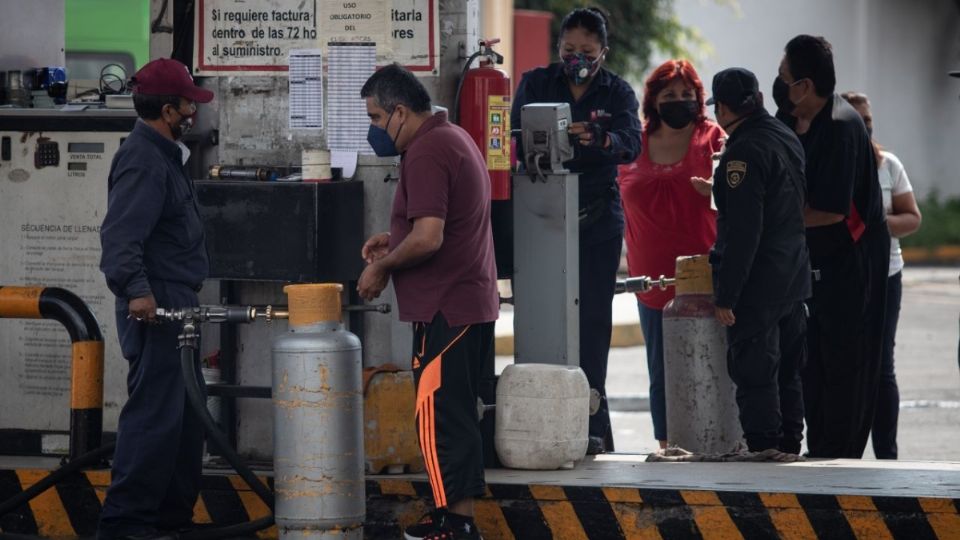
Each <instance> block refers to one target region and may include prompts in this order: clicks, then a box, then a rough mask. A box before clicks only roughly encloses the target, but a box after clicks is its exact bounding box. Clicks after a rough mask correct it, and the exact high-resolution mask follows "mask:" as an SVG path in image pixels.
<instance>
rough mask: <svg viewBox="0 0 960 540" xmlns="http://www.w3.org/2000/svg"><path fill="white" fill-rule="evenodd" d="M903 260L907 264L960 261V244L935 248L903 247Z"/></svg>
mask: <svg viewBox="0 0 960 540" xmlns="http://www.w3.org/2000/svg"><path fill="white" fill-rule="evenodd" d="M902 251H903V260H904V262H906V263H907V264H916V265H921V264H934V265H940V264H951V263H958V262H960V246H938V247H935V248H920V247H908V248H903V250H902Z"/></svg>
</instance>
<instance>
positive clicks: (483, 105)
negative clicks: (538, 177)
mask: <svg viewBox="0 0 960 540" xmlns="http://www.w3.org/2000/svg"><path fill="white" fill-rule="evenodd" d="M499 42H500V40H499V39H486V40H480V50H479V51H476V52H474V53H473V54H472V55H470V58H469V59H468V60H467V63H466V65H465V66H464V68H463V69H464V72H463V73H461V76H460V84H459V85H457V97H456V105H455V111H456V117H455V119H454V122H455V123H457V124H459V125H460V127H462V128H463V129H465V130H466V131H467V133H469V134H470V136H471V137H473V140H474V142H476V143H477V146H478V147H479V148H480V153H481V154H483V157H484V158H486V160H487V170H488V171H489V173H490V187H491V189H490V195H491V198H492V199H493V200H495V201H504V200H508V199H510V92H511V86H510V76H508V75H507V73H506V72H505V71H503V70H501V69H497V68H496V67H495V64H502V63H503V56H501V55H500V54H499V53H497V52H496V51H494V50H493V49H492V46H493V45H495V44H497V43H499ZM478 57H479V58H480V67H477V68H473V69H470V64H472V63H473V61H474V59H476V58H478Z"/></svg>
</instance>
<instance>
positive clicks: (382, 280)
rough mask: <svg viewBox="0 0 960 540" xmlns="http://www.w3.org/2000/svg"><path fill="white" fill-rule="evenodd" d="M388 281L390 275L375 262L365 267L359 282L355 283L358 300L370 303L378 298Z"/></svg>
mask: <svg viewBox="0 0 960 540" xmlns="http://www.w3.org/2000/svg"><path fill="white" fill-rule="evenodd" d="M388 281H390V274H389V273H388V272H387V271H386V270H384V268H383V267H382V266H381V265H380V264H379V263H377V262H376V261H374V262H372V263H370V264H369V265H367V267H366V268H364V269H363V273H362V274H360V281H358V282H357V292H358V293H359V294H360V298H363V299H364V300H366V301H368V302H369V301H371V300H373V299H374V298H377V297H379V296H380V293H382V292H383V289H385V288H386V287H387V282H388Z"/></svg>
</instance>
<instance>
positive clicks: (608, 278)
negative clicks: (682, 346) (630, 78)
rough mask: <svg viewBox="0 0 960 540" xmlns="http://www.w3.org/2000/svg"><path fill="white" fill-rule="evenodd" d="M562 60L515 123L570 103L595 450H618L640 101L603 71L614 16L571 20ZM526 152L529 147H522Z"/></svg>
mask: <svg viewBox="0 0 960 540" xmlns="http://www.w3.org/2000/svg"><path fill="white" fill-rule="evenodd" d="M558 48H559V55H560V59H561V61H560V62H557V63H554V64H551V65H549V66H547V67H542V68H537V69H534V70H532V71H529V72H527V73H525V74H524V75H523V79H521V81H520V86H519V87H518V88H517V94H516V97H515V98H514V101H513V110H512V112H511V115H510V125H511V126H513V127H514V129H520V128H522V126H521V122H520V109H521V108H522V107H523V106H524V105H527V104H529V103H569V104H570V111H571V114H572V115H573V124H571V126H570V128H569V133H570V135H571V136H573V137H574V138H575V140H577V141H578V142H579V144H578V145H576V153H575V155H574V158H573V159H572V160H570V161H568V162H567V163H565V164H564V165H565V166H566V167H567V168H568V169H570V170H571V171H572V172H574V173H579V174H580V366H581V367H582V368H583V371H584V372H585V373H586V375H587V380H588V381H589V382H590V388H591V389H593V390H595V391H596V392H597V393H598V394H599V397H600V408H599V410H598V411H597V412H596V414H594V415H592V416H591V417H590V445H589V447H588V452H589V453H594V454H595V453H601V452H604V451H611V450H613V434H612V432H611V430H610V414H609V411H608V409H607V403H606V391H605V389H604V383H605V380H606V378H607V353H608V352H609V350H610V331H611V328H612V314H611V304H612V302H613V290H614V284H615V282H616V275H617V268H618V266H619V264H620V251H621V249H622V245H623V208H622V207H621V205H620V193H619V191H618V190H617V181H616V180H617V165H618V164H621V163H629V162H631V161H633V160H634V159H636V157H637V154H638V153H639V152H640V119H639V118H638V116H637V109H639V103H638V102H637V98H636V95H635V94H634V93H633V89H632V88H630V85H628V84H627V83H626V82H625V81H624V80H623V79H621V78H620V77H618V76H616V75H614V74H613V73H611V72H610V71H608V70H606V69H604V68H603V60H604V57H605V56H606V54H607V52H608V51H609V49H608V47H607V20H606V17H605V16H604V15H603V13H602V12H601V11H600V10H598V9H593V8H590V9H587V8H580V9H575V10H573V11H571V12H570V13H569V14H567V16H566V17H564V19H563V22H562V23H561V26H560V39H559V42H558ZM519 154H520V155H522V150H520V152H519Z"/></svg>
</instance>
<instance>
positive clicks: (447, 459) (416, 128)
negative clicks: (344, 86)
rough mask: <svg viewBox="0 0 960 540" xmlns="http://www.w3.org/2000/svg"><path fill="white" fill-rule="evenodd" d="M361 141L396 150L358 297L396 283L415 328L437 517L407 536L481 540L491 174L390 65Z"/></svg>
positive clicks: (491, 313)
mask: <svg viewBox="0 0 960 540" xmlns="http://www.w3.org/2000/svg"><path fill="white" fill-rule="evenodd" d="M360 95H361V96H362V97H364V98H365V99H366V102H367V114H368V115H369V116H370V131H369V134H368V136H367V140H368V141H369V142H370V146H372V147H373V149H374V151H375V152H376V153H377V155H379V156H395V155H399V154H402V156H403V157H402V159H401V162H400V183H399V185H398V186H397V192H396V195H395V196H394V200H393V210H392V213H391V220H390V232H389V233H380V234H378V235H375V236H373V237H371V238H370V239H369V240H367V242H366V243H365V244H364V246H363V253H362V254H363V258H364V259H365V260H366V261H367V264H368V265H367V267H366V269H365V270H364V271H363V274H362V275H361V276H360V281H359V283H358V286H357V290H358V291H359V293H360V296H362V297H363V298H365V299H367V300H371V299H373V298H376V297H377V296H378V295H379V294H380V292H381V291H383V288H384V287H386V285H387V281H388V280H389V279H390V278H391V277H392V278H393V286H394V288H395V289H396V293H397V304H398V307H399V311H400V320H402V321H408V322H411V323H413V330H414V336H413V375H414V381H415V384H416V386H417V406H416V413H417V418H416V421H417V433H418V435H419V440H420V450H421V451H422V452H423V457H424V463H425V464H426V469H427V476H428V477H429V479H430V487H431V489H432V491H433V499H434V502H435V504H436V507H437V510H436V511H434V512H432V513H431V514H429V515H428V516H426V517H425V519H424V520H422V521H421V522H420V523H419V524H417V525H414V526H412V527H409V528H408V529H407V531H405V538H407V539H419V538H427V539H430V540H434V539H440V538H443V539H459V538H465V539H474V538H480V535H479V532H478V531H477V529H476V525H475V524H474V521H473V499H474V498H475V497H478V496H481V495H483V493H484V488H485V484H484V478H483V455H482V450H481V448H482V444H481V440H480V425H479V420H478V418H477V397H478V390H479V383H480V376H481V374H482V368H483V366H484V364H485V363H486V362H490V361H492V356H493V325H494V321H496V319H497V315H498V313H499V299H498V296H497V287H496V279H497V276H496V266H495V262H494V256H493V236H492V234H491V230H490V177H489V175H488V173H487V169H486V163H485V162H484V159H483V156H482V155H481V154H480V151H479V149H478V148H477V146H476V144H475V143H474V142H473V139H471V138H470V135H468V134H467V132H466V131H464V130H463V129H461V128H460V127H458V126H456V125H454V124H451V123H449V122H447V115H446V113H437V114H432V113H431V112H430V95H429V94H427V91H426V89H425V88H424V87H423V85H422V84H420V81H418V80H417V78H416V76H414V75H413V74H412V73H410V72H409V71H407V70H406V69H404V68H403V67H401V66H399V65H397V64H393V65H390V66H386V67H384V68H382V69H380V70H379V71H377V72H376V73H375V74H374V75H373V76H371V77H370V79H368V80H367V82H366V84H364V86H363V89H362V90H361V91H360Z"/></svg>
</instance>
